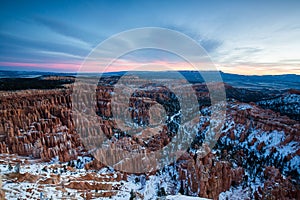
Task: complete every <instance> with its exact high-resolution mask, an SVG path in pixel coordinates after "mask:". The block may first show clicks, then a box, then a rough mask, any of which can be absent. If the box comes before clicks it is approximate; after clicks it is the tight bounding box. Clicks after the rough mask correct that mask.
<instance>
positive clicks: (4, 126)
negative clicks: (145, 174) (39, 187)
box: [0, 78, 300, 199]
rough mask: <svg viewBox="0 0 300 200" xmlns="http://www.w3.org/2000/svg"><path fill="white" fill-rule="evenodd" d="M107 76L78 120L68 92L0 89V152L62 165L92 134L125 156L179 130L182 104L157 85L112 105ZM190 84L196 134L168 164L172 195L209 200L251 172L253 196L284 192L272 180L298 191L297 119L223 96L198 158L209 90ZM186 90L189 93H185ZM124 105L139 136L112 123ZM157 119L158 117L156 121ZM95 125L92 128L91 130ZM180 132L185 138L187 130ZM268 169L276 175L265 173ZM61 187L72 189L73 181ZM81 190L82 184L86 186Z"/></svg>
mask: <svg viewBox="0 0 300 200" xmlns="http://www.w3.org/2000/svg"><path fill="white" fill-rule="evenodd" d="M111 81H115V80H114V79H113V78H110V79H107V83H105V84H102V85H101V84H100V85H99V86H98V87H97V90H96V91H97V92H96V95H95V99H96V107H95V110H94V112H95V113H96V117H95V116H93V117H91V116H85V118H81V120H77V118H76V117H74V116H73V114H74V113H73V110H72V107H73V102H72V98H73V96H72V92H71V90H70V89H57V90H25V91H19V92H14V93H7V92H5V93H2V95H1V97H0V101H1V106H0V118H1V124H0V153H10V154H18V155H22V156H30V157H33V158H38V159H41V160H43V161H50V160H51V159H52V158H54V157H57V156H58V157H59V160H60V161H62V162H67V161H70V160H76V159H77V156H78V155H82V154H85V152H86V151H87V149H90V147H95V145H97V143H95V138H97V137H96V136H98V135H99V133H100V131H101V132H103V133H104V136H105V138H106V139H107V140H109V141H110V142H111V143H112V144H113V145H115V146H117V147H118V148H121V149H123V150H124V151H126V152H128V153H130V152H133V151H140V152H147V153H149V152H155V151H157V150H159V149H162V148H163V147H164V146H166V145H168V144H170V143H172V138H173V137H174V135H176V133H177V130H178V128H179V125H178V123H177V122H179V121H180V117H179V115H177V114H178V113H179V110H180V109H185V107H182V108H181V107H180V106H179V105H178V101H177V100H176V96H174V94H172V92H170V91H168V90H167V89H166V88H164V87H160V86H155V87H152V89H148V90H141V91H136V92H135V93H134V94H132V95H131V97H130V100H129V102H125V104H122V102H123V101H120V102H121V103H119V102H118V101H117V104H114V106H115V107H114V108H113V109H112V101H111V99H112V96H113V93H114V88H113V86H112V85H110V84H109V83H110V82H111ZM178 87H180V85H179V86H178ZM193 88H194V89H195V90H196V95H197V98H198V101H199V103H200V105H201V106H199V107H198V108H197V109H199V110H200V112H201V116H200V119H199V127H198V133H197V135H196V137H195V139H194V141H193V142H192V144H191V146H190V148H189V150H188V151H187V152H186V153H184V154H183V155H182V156H181V157H180V158H179V159H178V160H177V161H176V163H175V164H174V166H175V168H171V169H172V170H176V172H175V173H176V174H177V175H176V177H175V179H176V182H177V183H178V184H179V185H180V186H179V187H177V186H176V187H174V188H173V189H172V191H173V193H174V194H176V193H178V192H181V193H183V194H186V195H192V196H200V197H206V198H213V199H217V198H218V197H219V194H220V193H222V192H224V191H227V190H229V189H230V188H232V186H239V185H245V187H249V185H247V184H248V183H250V182H251V181H254V182H255V181H257V180H256V177H259V179H260V181H261V182H262V183H263V186H261V187H260V188H258V187H257V188H254V191H253V192H252V194H251V195H253V196H252V197H253V198H254V197H255V198H257V199H266V196H268V198H269V197H270V199H272V198H275V199H280V198H281V197H282V196H284V195H286V193H284V192H278V190H279V189H278V185H276V184H273V183H274V181H279V185H280V186H282V187H284V188H286V190H287V191H293V192H291V193H289V197H290V198H291V199H292V198H297V195H299V188H298V185H297V184H295V182H293V180H294V181H295V180H296V179H297V174H298V175H299V166H297V165H298V164H299V156H300V151H299V142H300V141H299V137H300V135H299V134H300V124H299V123H298V122H297V121H294V120H291V119H289V118H288V117H284V116H280V115H279V114H278V113H275V112H273V111H271V110H264V109H262V108H260V107H258V106H256V105H255V104H254V103H250V104H245V103H240V102H237V101H229V102H228V105H227V113H226V123H225V124H224V126H223V128H222V132H221V135H220V138H219V140H218V142H217V144H216V146H215V148H214V149H208V150H207V151H208V152H209V153H208V154H207V155H202V154H201V147H202V145H203V142H204V139H205V137H207V136H208V135H209V134H210V133H209V130H210V122H209V119H210V107H209V105H210V101H209V93H208V92H207V88H206V86H205V85H203V84H195V85H193ZM80 95H81V98H82V104H81V105H80V109H81V111H83V113H84V111H85V109H86V107H87V105H88V104H89V100H91V99H94V97H93V96H89V95H90V94H84V93H82V94H80ZM186 95H191V94H189V93H188V92H187V94H186ZM187 97H188V98H192V97H189V96H187ZM116 100H118V99H116ZM124 106H125V107H128V106H129V111H128V113H129V117H130V118H129V121H128V123H129V124H130V125H134V126H135V127H142V128H141V129H139V128H137V129H136V130H135V131H136V132H138V133H139V134H136V132H135V134H131V133H130V131H127V129H126V126H124V127H123V126H120V122H119V121H118V120H122V117H121V118H119V119H114V118H113V117H114V116H123V115H124V109H123V107H124ZM162 118H163V120H162V121H159V120H157V119H162ZM82 119H85V120H82ZM96 122H97V123H96ZM161 122H163V125H162V126H158V128H156V129H144V127H146V126H148V125H149V124H155V123H156V124H160V123H161ZM95 124H99V127H97V128H93V129H91V127H92V126H93V125H95ZM142 130H143V131H142ZM186 134H187V135H186V137H189V135H188V132H187V133H186ZM81 140H84V142H83V143H85V144H88V146H84V145H83V144H82V141H81ZM89 145H90V146H89ZM93 145H94V146H93ZM111 154H113V152H111ZM125 164H126V165H128V166H131V167H132V171H134V170H135V169H137V168H139V166H138V165H139V162H138V161H137V160H136V161H135V160H131V161H130V162H129V163H125ZM145 165H149V166H151V160H150V161H148V160H147V159H145ZM104 166H105V165H104V164H103V163H101V162H99V161H97V160H94V161H92V162H90V163H88V164H86V166H85V167H86V169H96V170H99V169H101V168H103V167H104ZM270 166H271V167H270ZM171 169H170V170H171ZM270 171H271V172H272V173H273V172H274V173H275V172H276V173H277V174H280V175H278V176H277V175H276V176H275V179H274V178H270V176H271V175H270ZM170 173H171V172H170ZM173 173H174V172H172V174H173ZM272 173H271V174H272ZM121 174H122V176H121V175H120V176H121V177H123V178H122V179H124V180H126V177H127V174H126V173H121ZM281 174H283V175H281ZM284 176H285V177H290V178H284ZM296 181H297V180H296ZM69 186H70V187H71V188H78V187H80V185H78V184H77V183H76V184H75V183H74V184H72V185H69ZM85 187H87V188H89V186H88V185H85ZM99 187H100V186H99ZM264 188H265V189H264ZM170 191H171V190H170ZM267 191H268V192H267ZM270 195H271V196H270Z"/></svg>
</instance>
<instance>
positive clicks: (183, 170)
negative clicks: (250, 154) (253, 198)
mask: <svg viewBox="0 0 300 200" xmlns="http://www.w3.org/2000/svg"><path fill="white" fill-rule="evenodd" d="M178 163H179V165H178V172H179V180H180V182H181V192H183V194H185V195H190V196H199V197H205V198H213V199H218V197H219V194H220V193H221V192H224V191H226V190H228V189H229V188H230V187H231V186H232V185H233V184H234V185H236V184H239V183H241V181H242V179H243V176H244V170H243V168H236V169H233V168H232V167H231V164H230V163H229V162H226V161H217V160H216V159H215V158H214V155H213V154H211V153H210V154H208V155H207V156H205V157H204V158H197V157H196V159H193V157H191V156H190V155H189V154H185V155H183V156H182V157H181V158H180V159H179V160H178Z"/></svg>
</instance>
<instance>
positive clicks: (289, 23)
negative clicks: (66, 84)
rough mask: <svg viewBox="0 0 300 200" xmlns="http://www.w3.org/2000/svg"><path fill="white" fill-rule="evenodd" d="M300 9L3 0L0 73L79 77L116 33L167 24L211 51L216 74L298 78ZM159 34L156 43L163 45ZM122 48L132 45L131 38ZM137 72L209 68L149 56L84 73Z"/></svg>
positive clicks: (277, 4)
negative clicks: (88, 59)
mask: <svg viewBox="0 0 300 200" xmlns="http://www.w3.org/2000/svg"><path fill="white" fill-rule="evenodd" d="M299 7H300V1H288V2H283V1H276V0H273V1H268V2H261V1H256V0H255V1H229V2H224V1H211V2H210V1H206V2H205V1H193V0H191V1H188V2H185V1H180V0H175V1H164V2H160V1H135V0H132V1H131V0H130V1H119V2H112V1H88V2H86V1H81V0H79V1H73V2H70V1H65V0H62V1H54V2H52V1H29V2H28V1H19V0H16V1H6V0H5V1H2V2H1V8H0V10H1V12H0V26H1V29H0V70H16V71H51V72H78V71H79V72H80V69H81V66H82V65H83V64H84V62H85V59H86V57H87V56H88V55H89V54H90V52H92V51H93V50H94V49H95V47H97V46H98V45H99V44H101V43H102V42H103V41H105V40H107V39H108V38H110V37H111V36H113V35H115V34H118V33H121V32H123V31H127V30H130V29H134V28H143V27H162V28H166V29H170V30H174V31H178V32H180V33H182V34H185V35H186V36H188V37H190V38H191V39H193V40H194V41H195V42H196V43H198V44H199V45H200V46H201V47H203V48H204V49H205V50H206V52H207V54H208V56H209V57H210V59H211V61H212V63H213V64H214V65H215V66H216V69H217V70H220V71H223V72H226V73H233V74H242V75H266V74H270V75H278V74H298V75H300V40H299V35H300V21H299V20H298V19H299V18H300V12H299ZM149 34H150V33H149ZM156 37H157V38H156V39H157V42H159V43H163V42H164V41H163V38H160V36H156ZM176 42H177V41H174V45H176ZM124 45H128V46H130V45H131V44H130V41H124ZM107 59H108V60H109V59H111V58H109V57H107ZM151 65H152V68H151V67H149V66H151ZM145 66H147V67H145ZM157 66H160V67H157ZM137 68H138V69H139V70H145V71H148V70H149V71H152V70H154V71H164V70H165V69H168V70H198V68H201V70H205V63H199V65H198V66H196V69H195V67H193V66H191V65H190V64H188V63H187V62H184V61H182V60H180V59H179V60H176V59H175V60H174V59H173V58H172V59H169V57H168V56H165V54H160V52H158V53H157V52H154V53H153V52H148V51H145V52H142V53H140V54H134V55H129V56H127V57H126V56H125V58H120V59H118V60H117V61H116V62H114V63H113V64H112V65H110V66H109V67H107V66H105V65H104V64H103V63H90V67H89V68H88V70H86V69H85V71H86V72H103V70H104V71H107V72H108V71H113V72H116V71H130V70H136V69H137Z"/></svg>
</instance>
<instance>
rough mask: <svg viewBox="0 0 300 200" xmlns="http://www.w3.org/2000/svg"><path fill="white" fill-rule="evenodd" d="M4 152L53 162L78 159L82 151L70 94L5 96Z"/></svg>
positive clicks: (38, 92)
mask: <svg viewBox="0 0 300 200" xmlns="http://www.w3.org/2000/svg"><path fill="white" fill-rule="evenodd" d="M0 101H1V113H0V116H1V124H0V134H1V143H0V152H1V153H12V154H18V155H22V156H32V157H34V158H40V159H42V160H43V161H49V160H51V158H53V157H56V156H58V157H59V159H60V160H61V161H64V162H65V161H69V160H72V159H76V158H77V155H78V153H79V152H80V151H81V150H82V149H81V148H82V145H81V142H80V140H79V136H78V134H76V130H75V128H74V123H73V121H72V117H71V106H72V102H71V94H70V91H68V90H26V91H23V92H15V93H3V94H2V95H1V100H0Z"/></svg>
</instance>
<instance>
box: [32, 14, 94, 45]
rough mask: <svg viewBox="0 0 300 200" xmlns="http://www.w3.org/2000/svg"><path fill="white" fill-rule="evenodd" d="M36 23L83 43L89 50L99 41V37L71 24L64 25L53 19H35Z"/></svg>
mask: <svg viewBox="0 0 300 200" xmlns="http://www.w3.org/2000/svg"><path fill="white" fill-rule="evenodd" d="M35 21H36V22H37V23H38V24H41V25H43V26H46V27H47V28H49V29H50V30H52V31H54V32H56V33H58V34H61V35H63V36H66V37H71V38H73V39H74V40H76V41H77V42H78V43H81V44H82V45H84V46H86V47H88V48H92V46H93V44H94V43H95V41H97V40H96V38H97V37H96V36H95V35H94V34H92V33H90V32H88V31H86V30H84V29H82V28H78V27H76V26H73V25H71V24H70V23H63V22H62V21H61V20H60V21H58V20H55V19H52V18H45V17H35Z"/></svg>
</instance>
